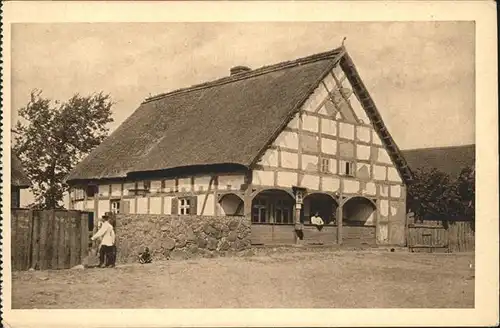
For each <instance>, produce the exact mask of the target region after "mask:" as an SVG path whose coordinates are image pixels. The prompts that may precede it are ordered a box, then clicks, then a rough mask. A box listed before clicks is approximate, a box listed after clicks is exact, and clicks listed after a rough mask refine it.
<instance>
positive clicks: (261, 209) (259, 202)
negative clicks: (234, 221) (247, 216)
mask: <svg viewBox="0 0 500 328" xmlns="http://www.w3.org/2000/svg"><path fill="white" fill-rule="evenodd" d="M266 214H267V202H266V200H265V199H255V200H254V201H253V206H252V222H254V223H264V222H266V217H267V215H266Z"/></svg>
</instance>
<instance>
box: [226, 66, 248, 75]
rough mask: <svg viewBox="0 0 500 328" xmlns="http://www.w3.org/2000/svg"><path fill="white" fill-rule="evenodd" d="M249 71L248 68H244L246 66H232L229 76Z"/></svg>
mask: <svg viewBox="0 0 500 328" xmlns="http://www.w3.org/2000/svg"><path fill="white" fill-rule="evenodd" d="M250 71H251V69H250V67H246V66H234V67H231V69H230V70H229V72H230V75H231V76H232V75H236V74H241V73H246V72H250Z"/></svg>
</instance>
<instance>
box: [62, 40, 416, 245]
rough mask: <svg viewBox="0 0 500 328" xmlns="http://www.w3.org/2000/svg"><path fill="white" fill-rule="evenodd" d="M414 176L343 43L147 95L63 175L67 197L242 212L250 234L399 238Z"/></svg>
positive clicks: (165, 209)
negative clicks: (316, 221) (314, 220)
mask: <svg viewBox="0 0 500 328" xmlns="http://www.w3.org/2000/svg"><path fill="white" fill-rule="evenodd" d="M410 180H411V171H410V170H409V168H408V167H407V165H406V162H405V160H404V158H403V157H402V155H401V152H400V151H399V149H398V147H397V146H396V144H395V143H394V141H393V139H392V137H391V136H390V134H389V132H388V131H387V128H386V127H385V125H384V123H383V121H382V118H381V116H380V113H379V112H378V110H377V108H376V107H375V104H374V103H373V101H372V99H371V97H370V96H369V94H368V91H367V90H366V88H365V86H364V84H363V82H362V80H361V78H360V76H359V74H358V72H357V70H356V68H355V66H354V63H353V61H352V60H351V58H350V56H349V55H348V53H347V51H346V50H345V48H344V47H341V48H338V49H335V50H333V51H329V52H326V53H321V54H317V55H313V56H309V57H306V58H301V59H297V60H294V61H290V62H285V63H280V64H276V65H272V66H267V67H263V68H260V69H256V70H250V69H248V68H245V67H236V68H233V69H231V75H230V76H228V77H226V78H223V79H220V80H216V81H213V82H208V83H205V84H201V85H197V86H193V87H190V88H186V89H181V90H177V91H174V92H171V93H167V94H163V95H159V96H155V97H153V98H150V99H147V100H146V101H145V102H144V103H143V104H142V105H141V106H140V107H139V109H138V110H136V112H134V114H132V116H131V117H130V118H129V119H127V120H126V121H125V122H124V123H123V124H122V125H121V126H120V127H119V128H118V129H117V130H116V131H115V132H114V133H113V134H112V135H111V136H110V137H109V138H108V139H107V140H106V141H104V142H103V144H101V145H100V146H99V147H98V148H96V150H94V151H93V152H92V153H91V154H90V155H89V156H88V157H87V158H86V159H85V160H84V161H83V162H82V163H80V164H79V165H78V166H77V167H76V168H75V170H74V171H73V172H72V173H71V174H70V176H69V177H68V183H70V185H72V187H73V188H72V191H71V203H72V206H73V207H74V208H75V209H80V210H90V211H94V212H95V214H96V215H97V216H102V215H103V214H104V213H105V212H108V211H114V212H128V213H138V214H141V213H143V214H175V215H208V216H210V215H216V216H233V215H240V216H242V215H245V216H247V217H248V218H249V219H250V220H251V221H252V242H253V243H254V244H289V243H296V242H306V243H307V242H308V243H321V244H325V243H349V242H353V243H359V242H362V243H367V244H394V245H403V244H404V243H405V221H406V210H405V202H406V183H408V181H410ZM315 213H318V214H319V215H320V216H321V217H322V218H323V220H324V221H325V226H324V227H323V229H321V230H320V229H318V228H316V227H314V226H312V225H311V224H310V218H311V216H312V215H314V214H315Z"/></svg>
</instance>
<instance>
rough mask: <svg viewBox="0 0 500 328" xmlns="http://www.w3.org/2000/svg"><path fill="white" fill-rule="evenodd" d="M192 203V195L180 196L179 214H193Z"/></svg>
mask: <svg viewBox="0 0 500 328" xmlns="http://www.w3.org/2000/svg"><path fill="white" fill-rule="evenodd" d="M191 205H192V204H191V198H190V197H181V198H179V210H178V211H179V215H191V207H192V206H191Z"/></svg>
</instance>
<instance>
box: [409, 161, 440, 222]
mask: <svg viewBox="0 0 500 328" xmlns="http://www.w3.org/2000/svg"><path fill="white" fill-rule="evenodd" d="M449 183H450V176H449V175H448V174H446V173H444V172H441V171H439V170H437V169H431V170H425V169H417V170H415V172H414V182H413V183H412V184H410V185H409V186H408V197H407V202H408V204H407V206H408V208H409V209H410V210H411V211H412V212H414V213H415V216H416V217H418V218H424V217H426V216H429V215H431V216H441V215H442V214H443V212H444V211H445V209H446V207H447V206H446V196H447V191H448V188H449Z"/></svg>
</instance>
